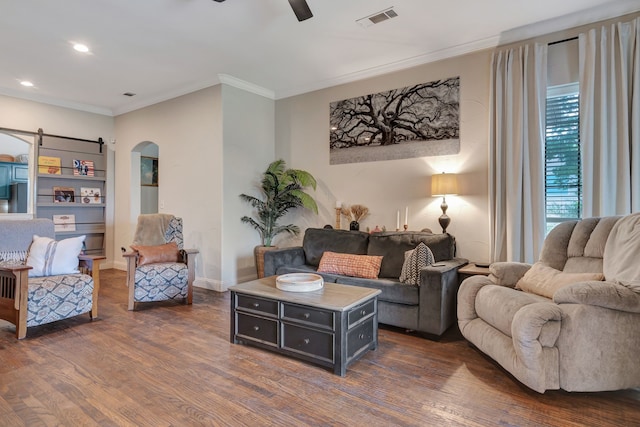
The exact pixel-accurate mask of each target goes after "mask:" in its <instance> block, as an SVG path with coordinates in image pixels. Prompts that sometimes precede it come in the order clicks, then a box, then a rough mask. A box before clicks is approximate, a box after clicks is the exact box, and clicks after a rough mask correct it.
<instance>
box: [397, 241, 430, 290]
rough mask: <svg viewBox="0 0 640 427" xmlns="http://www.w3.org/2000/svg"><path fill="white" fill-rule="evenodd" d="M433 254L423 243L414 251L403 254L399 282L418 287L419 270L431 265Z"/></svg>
mask: <svg viewBox="0 0 640 427" xmlns="http://www.w3.org/2000/svg"><path fill="white" fill-rule="evenodd" d="M433 262H434V261H433V253H432V252H431V249H429V246H427V245H425V244H424V243H423V242H420V243H418V246H416V248H415V249H412V250H410V251H407V252H405V253H404V264H403V265H402V272H401V273H400V282H401V283H405V284H407V285H416V286H419V285H420V270H422V269H423V268H425V267H426V266H428V265H431V264H433Z"/></svg>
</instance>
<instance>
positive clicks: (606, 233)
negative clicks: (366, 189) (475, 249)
mask: <svg viewBox="0 0 640 427" xmlns="http://www.w3.org/2000/svg"><path fill="white" fill-rule="evenodd" d="M490 272H491V274H490V275H489V277H484V276H474V277H470V278H468V279H466V280H465V281H464V282H463V283H462V285H461V286H460V290H459V293H458V325H459V327H460V331H461V332H462V335H463V336H464V337H465V338H466V339H467V340H469V341H470V342H471V343H472V344H473V345H474V346H475V347H477V348H478V349H479V350H481V351H482V352H484V353H486V354H487V355H489V356H490V357H491V358H493V359H494V360H495V361H496V362H498V363H499V364H500V365H501V366H502V367H503V368H505V369H506V370H507V371H509V372H510V373H511V374H512V375H513V376H514V377H515V378H517V379H518V380H519V381H521V382H522V383H524V384H525V385H527V386H528V387H530V388H532V389H533V390H536V391H538V392H540V393H543V392H544V391H545V390H553V389H559V388H561V389H564V390H566V391H605V390H616V389H624V388H632V387H639V386H640V364H639V363H638V352H639V351H640V214H634V215H629V216H625V217H622V218H620V217H604V218H588V219H583V220H580V221H570V222H565V223H562V224H559V225H558V226H556V227H555V228H554V229H553V230H552V231H551V232H550V233H549V235H548V236H547V238H546V239H545V242H544V245H543V248H542V252H541V254H540V259H539V261H538V262H536V263H535V264H533V265H530V264H524V263H508V262H499V263H494V264H492V265H491V266H490ZM602 279H604V280H602Z"/></svg>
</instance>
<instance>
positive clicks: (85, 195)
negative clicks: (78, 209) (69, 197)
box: [80, 187, 102, 204]
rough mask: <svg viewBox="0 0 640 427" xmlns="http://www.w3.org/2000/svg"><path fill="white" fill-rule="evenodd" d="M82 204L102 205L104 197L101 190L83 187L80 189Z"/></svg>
mask: <svg viewBox="0 0 640 427" xmlns="http://www.w3.org/2000/svg"><path fill="white" fill-rule="evenodd" d="M80 203H89V204H95V203H102V197H101V195H100V189H99V188H88V187H81V188H80Z"/></svg>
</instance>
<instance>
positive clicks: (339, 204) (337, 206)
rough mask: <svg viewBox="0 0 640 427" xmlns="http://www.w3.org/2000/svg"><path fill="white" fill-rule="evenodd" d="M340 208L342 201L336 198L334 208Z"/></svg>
mask: <svg viewBox="0 0 640 427" xmlns="http://www.w3.org/2000/svg"><path fill="white" fill-rule="evenodd" d="M341 208H342V202H341V201H340V200H338V201H337V202H336V209H341Z"/></svg>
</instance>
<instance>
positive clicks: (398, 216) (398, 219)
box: [396, 209, 400, 231]
mask: <svg viewBox="0 0 640 427" xmlns="http://www.w3.org/2000/svg"><path fill="white" fill-rule="evenodd" d="M398 230H400V209H398V211H397V212H396V231H398Z"/></svg>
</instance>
